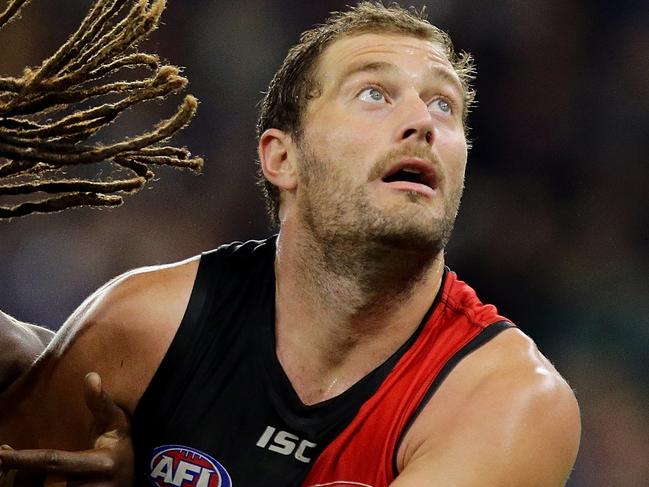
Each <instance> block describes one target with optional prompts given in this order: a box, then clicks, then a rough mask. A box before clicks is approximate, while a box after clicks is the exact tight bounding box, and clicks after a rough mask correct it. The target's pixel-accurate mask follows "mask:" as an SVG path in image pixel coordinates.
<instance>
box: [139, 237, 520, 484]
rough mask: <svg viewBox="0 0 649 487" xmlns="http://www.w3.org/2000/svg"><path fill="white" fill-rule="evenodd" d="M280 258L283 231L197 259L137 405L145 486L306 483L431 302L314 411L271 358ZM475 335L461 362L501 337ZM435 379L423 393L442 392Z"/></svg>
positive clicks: (403, 350)
mask: <svg viewBox="0 0 649 487" xmlns="http://www.w3.org/2000/svg"><path fill="white" fill-rule="evenodd" d="M274 257H275V238H271V239H268V240H265V241H249V242H246V243H233V244H229V245H225V246H222V247H219V248H218V249H216V250H214V251H211V252H206V253H204V254H203V255H202V256H201V262H200V264H199V268H198V272H197V276H196V281H195V283H194V288H193V290H192V294H191V297H190V300H189V304H188V307H187V310H186V313H185V316H184V317H183V319H182V322H181V324H180V327H179V329H178V331H177V333H176V336H175V337H174V339H173V341H172V343H171V345H170V348H169V350H168V351H167V353H166V355H165V356H164V358H163V360H162V362H161V364H160V367H159V368H158V370H157V371H156V373H155V374H154V377H153V378H152V381H151V383H150V384H149V386H148V388H147V390H146V391H145V393H144V394H143V396H142V398H141V400H140V402H139V404H138V406H137V408H136V410H135V414H134V418H133V429H132V436H133V444H134V450H135V469H136V479H137V481H136V483H137V485H156V486H167V485H175V486H179V487H181V486H182V487H188V486H194V485H196V486H203V487H230V486H235V487H262V486H263V487H292V486H295V487H297V486H300V485H302V483H303V482H304V480H305V479H306V478H307V476H308V475H309V474H310V473H311V476H313V472H312V468H313V465H314V464H315V463H316V460H317V459H318V457H319V455H320V454H321V453H322V452H323V451H324V450H325V449H326V448H327V446H328V445H330V444H331V443H332V442H333V441H334V440H335V439H336V438H337V437H339V436H344V435H341V433H342V432H343V431H344V430H345V428H346V427H348V426H349V425H350V423H352V421H353V420H354V418H355V416H357V413H358V412H359V409H360V408H361V407H362V406H363V404H364V403H366V402H368V400H369V399H370V398H371V397H372V396H373V395H374V394H375V393H376V391H377V389H379V387H381V385H382V383H383V382H387V381H386V380H385V379H386V377H387V376H388V374H390V372H391V371H392V370H393V368H394V367H395V365H396V364H397V363H399V361H400V359H401V358H402V357H403V356H404V354H406V353H407V352H408V351H409V349H410V348H411V347H412V345H413V344H414V343H415V342H416V341H417V340H418V336H419V335H420V333H421V330H422V329H423V328H425V327H424V324H425V323H426V322H427V321H429V320H428V318H429V316H430V313H431V312H432V310H433V309H434V308H435V303H434V304H433V306H432V307H431V311H429V313H428V314H427V316H426V317H425V318H424V320H423V321H422V325H421V326H420V327H419V329H418V330H417V331H416V332H415V333H414V334H413V336H412V337H411V338H410V339H409V340H408V341H407V342H406V343H404V344H403V345H402V346H401V347H400V348H399V349H398V350H397V351H396V352H395V353H394V354H393V355H392V356H391V357H390V358H389V359H388V360H387V361H386V362H384V363H383V364H382V365H380V366H379V367H377V368H376V369H375V370H373V371H372V372H370V373H369V374H368V375H367V376H365V377H364V378H363V379H361V380H360V381H359V382H357V383H356V384H355V385H354V386H352V387H351V388H350V389H348V390H347V391H345V392H344V393H342V394H341V395H339V396H337V397H334V398H332V399H329V400H327V401H324V402H321V403H318V404H315V405H311V406H306V405H304V404H303V403H302V402H301V401H300V399H299V397H298V396H297V394H296V393H295V391H294V389H293V388H292V386H291V384H290V381H289V380H288V378H287V376H286V374H285V373H284V371H283V369H282V367H281V365H280V363H279V361H278V359H277V356H276V354H275V336H274V316H275V309H274V306H275V276H274ZM447 274H448V272H447ZM437 301H439V296H438V298H437V300H436V303H437ZM499 318H500V317H499ZM492 321H498V320H492ZM507 326H511V325H509V324H508V325H507ZM492 328H493V330H496V328H498V329H501V328H502V327H492ZM476 330H477V331H476V333H475V335H476V336H477V337H478V338H476V339H475V340H474V339H473V338H472V339H471V340H473V341H471V342H469V340H468V339H467V340H466V342H467V344H464V342H462V344H459V345H458V350H459V349H460V348H461V350H460V352H458V353H457V354H455V352H454V354H455V357H454V359H459V357H460V356H463V355H464V354H466V353H468V352H469V351H470V350H472V349H474V348H475V347H476V346H478V345H479V344H480V343H484V341H486V340H487V339H489V338H490V337H491V336H493V335H494V334H495V333H496V332H497V331H494V332H491V333H488V334H487V333H484V331H485V330H483V329H482V328H480V329H478V328H476ZM458 343H459V342H458ZM460 345H461V346H460ZM413 348H414V347H413ZM451 365H452V364H451ZM438 372H439V371H438ZM446 373H447V372H446ZM436 375H437V374H435V376H436ZM439 375H440V380H441V377H443V376H444V375H445V374H444V373H440V374H439ZM432 379H434V377H433V378H432ZM432 379H431V383H430V384H425V385H424V387H425V388H426V389H430V388H434V387H436V385H435V383H434V382H433V380H432ZM413 414H414V413H413ZM405 419H408V418H405ZM404 422H405V421H404ZM399 434H400V433H399ZM377 441H379V442H380V441H381V439H377ZM395 448H396V447H395ZM365 453H371V452H365ZM391 455H392V453H391ZM390 475H392V473H390ZM347 480H349V479H347ZM313 485H316V483H315V482H314V483H313ZM318 485H320V484H319V483H318ZM327 485H329V484H327ZM337 485H342V484H337ZM353 485H368V484H361V483H357V484H353ZM373 485H374V487H378V485H376V484H373Z"/></svg>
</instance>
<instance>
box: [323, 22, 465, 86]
mask: <svg viewBox="0 0 649 487" xmlns="http://www.w3.org/2000/svg"><path fill="white" fill-rule="evenodd" d="M372 62H388V63H391V64H394V65H396V66H397V67H400V68H402V69H405V70H413V71H414V70H418V71H421V72H426V71H433V70H439V69H440V68H442V69H444V70H448V71H449V74H452V75H453V76H454V77H456V78H457V74H456V73H455V70H454V69H453V66H452V65H451V62H450V61H449V60H448V58H447V57H446V54H444V50H443V49H442V46H441V45H440V44H439V43H436V42H433V41H429V40H427V39H419V38H417V37H412V36H408V35H402V34H375V33H364V34H357V35H351V36H347V37H343V38H342V39H339V40H337V41H335V42H333V43H332V44H331V45H329V46H328V47H327V49H325V51H324V52H323V54H322V56H321V58H320V62H319V63H318V70H317V71H318V73H319V75H320V76H319V77H320V79H321V80H322V81H325V83H326V82H327V80H330V81H336V80H337V79H338V78H340V77H341V76H344V75H345V73H346V72H348V71H349V70H350V68H353V67H354V66H358V65H363V64H367V63H372ZM458 81H459V78H458Z"/></svg>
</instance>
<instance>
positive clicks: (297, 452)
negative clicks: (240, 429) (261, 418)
mask: <svg viewBox="0 0 649 487" xmlns="http://www.w3.org/2000/svg"><path fill="white" fill-rule="evenodd" d="M257 446H258V447H259V448H264V449H268V450H270V451H272V452H275V453H279V454H280V455H293V457H294V458H295V459H296V460H299V461H300V462H304V463H309V462H310V461H311V459H310V458H309V457H307V456H306V455H305V453H306V449H307V448H315V447H316V446H318V445H316V444H315V443H311V442H310V441H307V440H300V438H299V437H298V436H295V435H294V434H292V433H288V432H286V431H277V429H275V428H273V427H272V426H267V427H266V429H265V430H264V432H263V434H262V435H261V436H260V437H259V440H257Z"/></svg>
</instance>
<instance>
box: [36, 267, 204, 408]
mask: <svg viewBox="0 0 649 487" xmlns="http://www.w3.org/2000/svg"><path fill="white" fill-rule="evenodd" d="M199 261H200V259H199V257H193V258H191V259H187V260H185V261H182V262H177V263H174V264H167V265H159V266H151V267H144V268H139V269H135V270H132V271H129V272H127V273H125V274H122V275H121V276H118V277H116V278H114V279H113V280H111V281H110V282H108V283H107V284H105V285H104V286H103V287H101V288H100V289H99V290H97V291H96V292H95V293H93V294H92V295H91V296H90V297H89V298H88V299H86V301H84V302H83V303H82V304H81V306H79V308H78V309H77V310H76V311H75V312H74V313H73V314H72V315H71V316H70V318H69V319H68V320H67V321H66V323H65V324H64V325H63V327H62V328H61V330H60V331H59V333H57V335H56V337H55V339H54V340H53V341H52V343H51V344H50V346H49V348H48V350H47V351H46V353H45V354H44V355H43V357H42V361H45V362H50V363H51V364H57V365H56V367H57V368H59V369H65V370H66V371H67V372H66V373H67V374H68V375H69V376H70V377H74V378H75V379H74V380H77V381H78V383H79V384H81V379H82V378H83V375H85V374H86V373H88V372H91V371H96V372H99V373H100V375H101V376H102V378H103V379H104V383H105V385H106V388H107V390H109V391H111V392H112V394H113V395H114V397H115V398H116V400H118V401H120V402H121V403H122V404H123V405H124V406H125V407H126V408H127V410H132V409H133V408H134V407H135V405H136V404H137V401H138V400H139V397H140V395H141V393H142V392H143V391H144V389H145V388H146V385H147V384H148V382H149V381H150V379H151V377H152V376H153V374H154V373H155V370H156V369H157V367H158V365H159V363H160V361H161V360H162V357H163V356H164V354H165V353H166V351H167V349H168V348H169V345H170V344H171V342H172V340H173V337H174V336H175V334H176V332H177V330H178V327H179V325H180V322H181V321H182V318H183V315H184V313H185V309H186V307H187V304H188V302H189V298H190V296H191V292H192V288H193V283H194V279H195V276H196V272H197V270H198V266H199ZM68 369H69V371H68Z"/></svg>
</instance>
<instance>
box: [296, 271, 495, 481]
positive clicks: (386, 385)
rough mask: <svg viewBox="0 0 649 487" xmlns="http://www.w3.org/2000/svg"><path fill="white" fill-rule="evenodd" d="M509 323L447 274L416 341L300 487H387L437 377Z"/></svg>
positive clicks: (452, 275) (473, 292)
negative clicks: (491, 329)
mask: <svg viewBox="0 0 649 487" xmlns="http://www.w3.org/2000/svg"><path fill="white" fill-rule="evenodd" d="M502 321H507V320H506V318H503V317H502V316H500V315H498V311H497V310H496V307H495V306H492V305H489V304H483V303H482V302H481V301H480V300H479V299H478V297H477V295H476V293H475V291H474V290H473V289H472V288H471V287H469V286H468V285H467V284H466V283H464V282H462V281H460V280H459V279H458V278H457V276H456V275H455V273H453V272H447V275H446V279H445V280H444V284H443V288H442V295H441V299H440V300H439V303H438V304H437V306H436V308H435V309H434V310H433V312H432V314H431V316H430V318H429V319H428V321H427V323H426V324H425V325H424V328H423V329H422V331H421V333H420V335H419V336H418V337H417V339H416V341H415V342H414V343H413V344H412V346H411V347H410V349H409V350H408V351H406V353H405V354H404V355H403V356H402V357H401V359H400V360H399V361H398V362H397V364H396V365H395V367H394V369H393V370H392V371H391V372H390V374H389V375H388V376H387V378H386V379H385V381H384V382H383V383H382V384H381V386H380V387H379V389H378V390H377V391H376V393H375V394H374V395H373V396H372V397H371V398H370V399H368V400H367V402H365V404H363V406H362V407H361V408H360V410H359V412H358V414H357V415H356V417H355V418H354V419H353V420H352V422H351V423H350V424H349V425H348V426H347V428H345V429H344V430H343V432H342V433H341V434H340V435H339V436H338V437H336V439H335V440H334V441H333V442H331V443H330V444H329V445H328V446H327V447H326V448H325V450H324V451H323V452H322V453H321V454H320V455H319V456H318V458H317V460H316V462H315V463H314V465H313V467H312V469H311V470H310V472H309V475H308V476H307V478H306V480H305V481H304V482H303V484H302V485H303V487H317V486H322V485H327V486H329V485H331V486H361V485H363V486H368V487H387V486H388V485H389V484H390V482H392V481H393V480H394V472H393V459H394V457H395V454H396V451H395V450H396V448H398V445H397V443H398V442H399V440H400V438H401V437H402V434H403V433H404V428H406V427H407V425H408V424H409V421H410V420H411V419H412V418H413V415H415V414H417V413H418V411H419V410H420V409H419V408H420V406H422V401H423V400H425V398H426V395H427V392H428V391H429V389H430V388H431V385H432V384H433V382H434V381H435V379H436V377H438V375H439V374H440V371H441V370H442V369H443V368H444V366H445V365H446V364H447V363H448V362H449V360H451V359H452V358H453V357H454V356H455V355H456V354H457V353H458V352H460V351H461V350H462V349H463V348H464V347H466V346H467V344H469V342H471V340H473V339H474V338H475V337H476V336H478V335H479V334H480V333H481V332H482V331H483V330H484V329H485V328H487V327H488V326H489V325H492V324H494V323H497V322H502Z"/></svg>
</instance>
